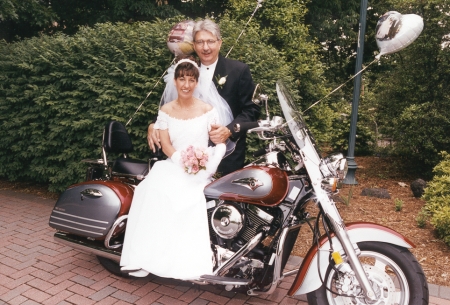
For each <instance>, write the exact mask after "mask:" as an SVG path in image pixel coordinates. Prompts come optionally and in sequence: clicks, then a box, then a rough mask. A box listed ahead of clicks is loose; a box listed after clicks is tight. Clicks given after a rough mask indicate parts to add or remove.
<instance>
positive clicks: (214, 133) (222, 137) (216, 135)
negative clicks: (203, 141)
mask: <svg viewBox="0 0 450 305" xmlns="http://www.w3.org/2000/svg"><path fill="white" fill-rule="evenodd" d="M230 136H231V131H230V130H229V129H228V128H227V127H225V126H222V125H216V124H213V125H211V131H210V132H209V138H210V139H211V141H212V142H213V143H214V144H219V143H225V141H226V140H227V139H228V138H229V137H230Z"/></svg>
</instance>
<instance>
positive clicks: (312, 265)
mask: <svg viewBox="0 0 450 305" xmlns="http://www.w3.org/2000/svg"><path fill="white" fill-rule="evenodd" d="M346 227H347V231H348V236H349V238H350V241H351V242H352V243H353V244H355V243H359V242H364V241H375V242H383V243H389V244H394V245H397V246H400V247H405V248H415V245H414V244H413V243H412V242H411V241H410V240H409V239H408V238H406V237H404V236H403V235H401V234H400V233H398V232H396V231H394V230H392V229H390V228H388V227H385V226H382V225H379V224H375V223H369V222H354V223H349V224H346ZM331 236H332V242H333V249H334V251H339V250H341V249H342V246H341V243H340V242H339V240H338V239H337V237H336V236H335V235H334V234H332V235H331ZM319 245H320V252H318V250H317V246H316V245H313V246H312V247H311V248H310V249H309V251H308V253H307V254H306V256H305V258H304V259H303V262H302V264H301V266H300V269H299V271H298V273H297V277H296V278H295V281H294V282H293V283H292V287H291V288H290V289H289V292H288V295H290V296H293V295H298V294H305V293H308V292H311V291H314V290H317V289H319V288H320V286H322V281H321V279H320V277H319V272H318V266H317V262H318V261H319V262H320V275H321V277H322V279H324V277H325V273H326V271H327V269H328V265H329V254H330V250H331V248H330V242H329V240H328V238H327V236H326V235H323V236H322V237H321V238H320V239H319Z"/></svg>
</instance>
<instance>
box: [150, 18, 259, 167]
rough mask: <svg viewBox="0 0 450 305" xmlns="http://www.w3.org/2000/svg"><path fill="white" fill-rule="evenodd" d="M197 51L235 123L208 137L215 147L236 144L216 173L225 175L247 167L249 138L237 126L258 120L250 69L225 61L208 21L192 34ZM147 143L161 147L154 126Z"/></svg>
mask: <svg viewBox="0 0 450 305" xmlns="http://www.w3.org/2000/svg"><path fill="white" fill-rule="evenodd" d="M193 38H194V50H195V52H196V53H197V55H198V57H199V58H200V62H201V66H200V73H202V74H204V73H206V74H207V75H210V77H211V79H212V80H213V82H214V84H215V85H216V87H217V91H218V92H219V94H220V95H221V96H222V97H223V98H224V99H225V101H226V102H227V103H228V105H229V106H230V108H231V111H232V113H233V118H234V120H233V121H232V122H231V123H230V124H228V125H227V126H221V125H213V126H212V129H211V132H210V134H209V136H210V139H211V141H212V142H213V143H215V144H217V143H222V142H225V140H226V139H228V138H230V139H231V140H233V141H237V140H238V141H237V143H236V148H235V150H234V152H233V153H232V154H230V155H229V156H227V157H226V158H224V159H223V160H222V162H221V163H220V165H219V168H218V169H217V172H218V173H220V174H222V175H226V174H229V173H231V172H233V171H236V170H238V169H240V168H242V167H243V166H244V161H245V149H246V143H245V139H246V134H245V132H242V131H241V132H235V131H234V128H233V127H234V125H235V124H241V123H243V122H254V121H256V120H257V119H258V118H259V114H260V108H259V106H257V105H255V104H254V103H253V102H252V95H253V91H254V88H255V85H254V83H253V80H252V76H251V73H250V69H249V67H248V65H246V64H244V63H242V62H240V61H237V60H231V59H228V58H225V57H223V56H221V55H220V54H219V52H220V47H221V46H222V36H221V35H220V29H219V26H218V25H217V24H216V23H214V22H213V21H211V20H209V19H205V20H201V21H198V22H196V24H195V26H194V30H193ZM147 139H148V143H149V146H150V148H151V149H152V150H153V151H154V145H157V146H160V144H159V141H158V136H157V134H156V133H155V132H153V124H152V125H150V126H149V129H148V136H147Z"/></svg>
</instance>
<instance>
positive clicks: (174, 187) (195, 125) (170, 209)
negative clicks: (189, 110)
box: [120, 108, 225, 280]
mask: <svg viewBox="0 0 450 305" xmlns="http://www.w3.org/2000/svg"><path fill="white" fill-rule="evenodd" d="M217 121H218V114H217V111H216V109H215V108H213V109H212V110H210V111H209V112H207V113H205V114H203V115H201V116H199V117H196V118H193V119H188V120H181V119H177V118H173V117H170V116H169V115H167V114H166V113H164V112H162V111H159V114H158V119H157V122H156V123H155V128H157V129H168V131H169V136H170V140H171V142H172V145H173V147H174V148H175V149H176V150H177V151H181V150H185V149H186V148H187V147H188V146H189V145H193V146H194V147H203V148H206V147H207V146H208V139H209V135H208V131H209V130H210V127H211V124H216V122H217ZM224 153H225V145H224V144H219V145H217V146H216V147H215V148H212V147H209V148H208V155H209V161H208V163H207V165H206V170H201V171H200V172H199V173H197V174H196V175H193V174H188V173H186V172H185V170H184V168H183V167H182V165H181V163H180V164H175V163H174V162H173V161H172V160H171V159H170V158H168V159H167V160H164V161H159V162H156V163H155V165H154V166H153V168H152V169H151V171H150V173H149V174H148V175H147V177H146V178H145V180H144V181H142V182H141V183H140V184H139V185H138V186H137V187H136V190H135V193H134V197H133V202H132V204H131V208H130V213H129V216H128V222H127V229H126V233H125V241H124V246H123V250H122V256H121V261H120V265H121V266H125V267H127V266H133V267H138V268H142V269H143V270H145V271H147V272H150V273H152V274H154V275H157V276H160V277H170V278H177V279H185V280H188V279H198V278H199V276H201V275H203V274H211V273H212V268H213V266H212V251H211V246H210V241H209V229H208V219H207V214H206V200H205V197H204V194H203V189H204V187H205V186H206V185H207V184H208V183H209V182H210V178H209V177H210V176H211V175H212V174H214V172H215V171H216V169H217V166H218V164H219V162H220V160H221V159H222V156H223V154H224Z"/></svg>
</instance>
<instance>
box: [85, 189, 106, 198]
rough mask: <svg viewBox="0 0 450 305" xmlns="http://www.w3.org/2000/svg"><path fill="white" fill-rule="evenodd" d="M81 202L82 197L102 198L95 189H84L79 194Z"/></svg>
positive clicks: (100, 193)
mask: <svg viewBox="0 0 450 305" xmlns="http://www.w3.org/2000/svg"><path fill="white" fill-rule="evenodd" d="M80 194H81V200H83V196H87V197H102V196H103V194H102V192H100V191H99V190H97V189H84V190H82V191H81V192H80Z"/></svg>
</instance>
